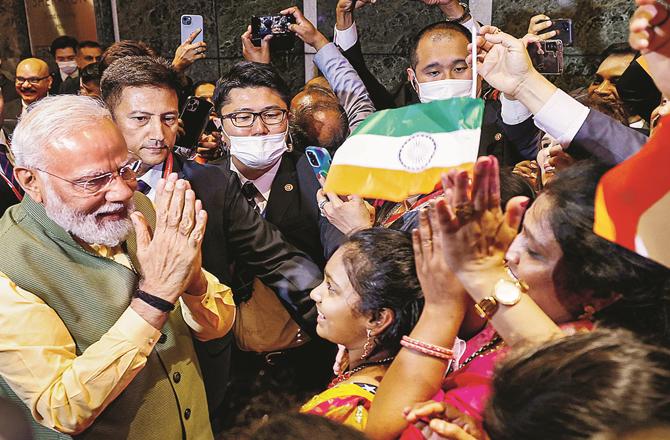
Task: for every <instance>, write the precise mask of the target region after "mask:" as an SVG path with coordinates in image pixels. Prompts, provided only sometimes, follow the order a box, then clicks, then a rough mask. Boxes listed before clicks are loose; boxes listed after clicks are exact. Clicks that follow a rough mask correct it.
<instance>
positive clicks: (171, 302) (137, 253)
mask: <svg viewBox="0 0 670 440" xmlns="http://www.w3.org/2000/svg"><path fill="white" fill-rule="evenodd" d="M12 149H13V151H14V154H15V158H16V167H15V169H14V174H15V177H16V179H17V180H18V182H19V183H20V185H21V186H22V187H23V188H24V189H25V192H26V196H25V197H24V199H23V201H22V202H21V203H20V204H18V205H15V206H13V207H12V208H10V209H9V210H7V212H6V213H5V215H4V216H3V217H2V218H1V219H0V246H1V248H2V252H0V376H1V378H0V395H4V396H6V397H9V398H10V399H13V400H15V401H17V402H23V403H24V404H25V406H24V408H25V409H26V411H29V412H30V414H31V415H32V417H33V419H34V423H33V430H34V433H35V436H36V438H69V437H68V436H69V435H76V436H77V438H95V439H118V438H124V439H126V438H127V439H191V438H192V439H211V438H212V437H213V435H212V430H211V426H210V422H209V417H208V408H207V399H206V396H205V389H204V385H203V383H202V377H201V372H200V368H199V365H198V360H197V357H196V355H195V352H194V349H193V341H192V336H194V337H195V338H197V339H198V340H203V341H206V340H211V339H214V338H220V337H222V336H224V335H225V334H226V333H227V332H228V331H229V330H230V328H231V326H232V322H233V320H234V314H235V311H234V310H235V308H234V304H233V302H232V295H231V292H230V289H229V288H228V287H226V286H224V285H222V284H220V283H219V282H218V281H217V280H216V278H215V277H213V276H212V275H210V274H208V273H206V272H204V271H203V270H202V268H201V259H202V256H201V243H202V238H203V235H204V231H205V225H206V222H207V213H206V212H205V211H204V210H203V209H202V204H201V202H200V201H199V200H196V198H195V194H194V192H193V191H192V190H191V189H190V185H189V183H188V182H186V181H184V180H178V179H177V176H176V174H172V175H170V176H169V177H167V179H161V180H160V182H159V183H158V186H157V194H156V208H155V212H154V208H153V207H152V204H151V202H150V201H149V200H148V199H147V198H146V197H145V196H143V195H142V194H140V193H138V192H135V189H136V185H137V183H136V180H135V172H134V171H133V164H132V163H130V162H129V158H128V150H127V147H126V143H125V141H124V138H123V136H122V135H121V133H120V132H119V130H118V128H117V127H116V126H115V125H114V123H113V122H112V118H111V115H110V113H109V111H108V110H107V109H106V108H104V107H103V105H102V103H100V102H99V101H96V100H94V99H91V98H87V97H80V96H72V95H61V96H57V97H49V98H45V99H44V100H42V101H41V102H40V103H39V104H37V105H36V106H35V108H34V109H33V110H32V111H31V112H30V113H28V114H27V115H26V116H25V117H23V118H22V119H21V121H20V122H19V124H18V126H17V128H16V131H15V134H14V138H13V144H12ZM54 431H56V432H54Z"/></svg>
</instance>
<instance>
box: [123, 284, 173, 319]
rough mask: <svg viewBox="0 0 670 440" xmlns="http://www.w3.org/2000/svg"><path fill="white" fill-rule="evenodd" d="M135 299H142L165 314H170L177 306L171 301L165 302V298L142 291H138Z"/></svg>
mask: <svg viewBox="0 0 670 440" xmlns="http://www.w3.org/2000/svg"><path fill="white" fill-rule="evenodd" d="M133 297H135V298H139V299H141V300H142V301H144V302H145V303H147V304H149V305H150V306H151V307H153V308H155V309H158V310H160V311H161V312H164V313H170V312H171V311H173V310H174V308H175V305H174V304H172V303H171V302H170V301H165V300H164V299H163V298H159V297H157V296H156V295H152V294H150V293H147V292H145V291H144V290H141V289H136V290H135V294H134V295H133Z"/></svg>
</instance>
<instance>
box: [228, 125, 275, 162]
mask: <svg viewBox="0 0 670 440" xmlns="http://www.w3.org/2000/svg"><path fill="white" fill-rule="evenodd" d="M222 130H223V128H222ZM223 132H224V133H225V135H226V136H228V139H230V154H232V155H233V156H235V157H236V158H237V159H238V160H239V161H240V162H242V163H243V164H244V165H246V166H248V167H249V168H252V169H255V170H262V169H265V168H269V167H271V166H272V165H274V164H275V163H276V162H277V161H278V160H279V159H280V158H281V156H282V154H284V153H285V152H286V151H288V147H287V145H286V133H287V132H288V128H287V129H286V131H285V132H283V133H278V134H267V135H263V136H230V135H229V134H228V133H226V132H225V130H223Z"/></svg>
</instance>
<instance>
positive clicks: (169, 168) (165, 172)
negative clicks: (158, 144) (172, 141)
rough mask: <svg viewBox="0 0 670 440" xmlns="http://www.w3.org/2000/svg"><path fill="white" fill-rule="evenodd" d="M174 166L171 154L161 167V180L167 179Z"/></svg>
mask: <svg viewBox="0 0 670 440" xmlns="http://www.w3.org/2000/svg"><path fill="white" fill-rule="evenodd" d="M173 165H174V157H173V156H172V153H170V154H168V157H167V159H165V164H164V165H163V179H167V177H168V176H169V175H170V174H171V173H172V166H173Z"/></svg>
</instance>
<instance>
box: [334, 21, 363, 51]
mask: <svg viewBox="0 0 670 440" xmlns="http://www.w3.org/2000/svg"><path fill="white" fill-rule="evenodd" d="M357 41H358V31H357V30H356V22H354V23H353V24H352V25H351V26H349V28H348V29H345V30H343V31H340V30H338V29H337V26H336V27H335V34H334V35H333V43H335V44H336V45H337V46H338V47H339V48H340V49H342V50H345V51H346V50H349V49H351V48H352V47H354V45H355V44H356V42H357Z"/></svg>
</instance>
